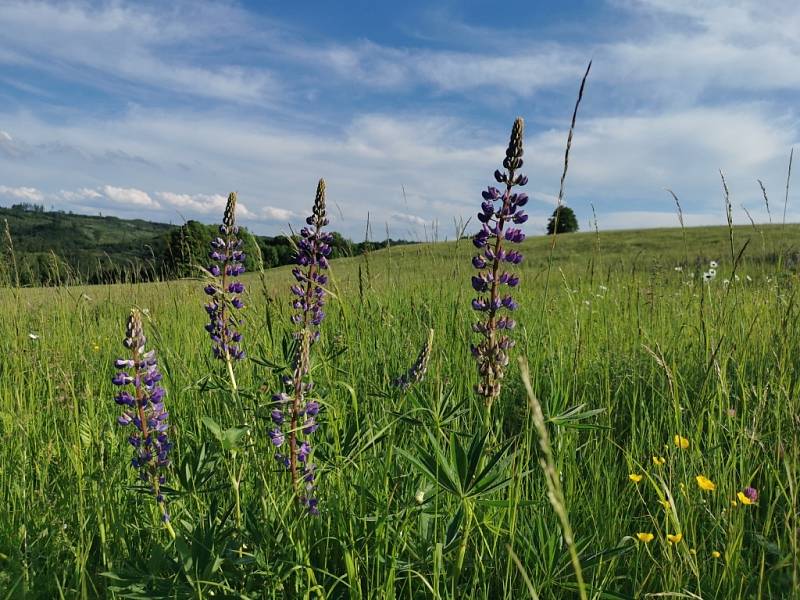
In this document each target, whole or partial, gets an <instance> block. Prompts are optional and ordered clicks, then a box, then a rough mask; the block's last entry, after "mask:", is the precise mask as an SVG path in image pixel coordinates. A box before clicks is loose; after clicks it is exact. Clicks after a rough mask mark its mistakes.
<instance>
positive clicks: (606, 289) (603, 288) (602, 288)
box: [598, 285, 608, 292]
mask: <svg viewBox="0 0 800 600" xmlns="http://www.w3.org/2000/svg"><path fill="white" fill-rule="evenodd" d="M598 287H599V288H600V289H601V290H603V291H604V292H607V291H608V288H607V287H606V286H604V285H601V286H598Z"/></svg>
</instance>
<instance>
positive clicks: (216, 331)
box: [204, 192, 245, 362]
mask: <svg viewBox="0 0 800 600" xmlns="http://www.w3.org/2000/svg"><path fill="white" fill-rule="evenodd" d="M219 234H220V235H219V236H218V237H216V238H214V239H213V240H211V248H212V251H211V252H210V253H209V257H210V258H211V260H213V261H216V263H215V264H212V265H211V266H209V267H208V273H209V275H210V276H211V277H213V278H214V281H213V282H211V283H209V284H208V285H206V286H205V288H204V289H205V292H206V294H208V295H209V296H212V301H211V302H209V303H208V304H206V306H205V309H206V312H207V313H208V318H209V323H208V324H207V325H206V331H208V334H209V337H210V338H211V342H212V350H213V352H214V357H215V358H218V359H220V360H224V361H226V362H230V361H232V360H241V359H242V358H244V350H242V348H241V346H240V345H239V342H240V341H241V339H242V336H241V333H239V331H238V327H239V320H238V318H237V316H236V315H235V314H234V311H235V310H240V309H242V308H244V302H243V301H242V298H241V294H243V293H244V291H245V288H244V284H242V283H241V282H239V281H229V279H228V278H229V277H238V276H239V275H241V274H242V273H244V265H243V264H242V261H244V259H245V255H244V253H243V252H242V250H241V248H242V246H243V242H242V240H241V239H240V238H239V228H238V227H237V226H236V192H231V194H230V195H229V196H228V202H227V204H226V205H225V214H224V215H223V218H222V225H220V227H219Z"/></svg>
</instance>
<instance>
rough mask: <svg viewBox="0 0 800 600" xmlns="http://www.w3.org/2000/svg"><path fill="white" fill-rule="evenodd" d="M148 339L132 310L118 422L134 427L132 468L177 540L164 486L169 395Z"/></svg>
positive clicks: (119, 379) (118, 378) (117, 381)
mask: <svg viewBox="0 0 800 600" xmlns="http://www.w3.org/2000/svg"><path fill="white" fill-rule="evenodd" d="M146 342H147V339H146V338H145V336H144V328H143V327H142V316H141V314H140V313H139V311H138V310H135V309H134V310H132V311H131V314H130V316H129V317H128V324H127V328H126V331H125V339H124V340H123V345H124V346H125V348H127V349H128V350H129V351H130V355H129V357H126V358H120V359H117V360H116V361H115V366H116V367H117V368H118V369H121V368H125V369H127V371H125V372H120V373H117V374H116V375H114V377H113V378H112V380H111V381H112V383H114V385H117V386H119V387H121V388H127V389H122V390H121V391H120V392H119V393H118V394H117V396H116V397H115V398H114V401H115V402H116V403H117V404H119V405H120V406H123V407H125V410H124V412H123V413H122V414H121V415H120V416H119V417H118V418H117V423H118V424H119V425H120V426H121V427H129V426H132V427H133V428H134V431H133V433H131V435H130V436H128V443H130V445H131V446H133V458H132V459H131V466H132V467H133V468H134V469H136V470H137V471H138V473H139V479H140V480H141V481H143V482H145V483H147V484H148V485H149V487H150V492H151V493H152V494H153V496H154V498H155V500H156V502H157V503H158V506H159V508H160V509H161V517H162V520H163V521H164V525H165V527H166V528H167V531H168V532H169V534H170V535H171V536H172V537H173V538H174V537H175V531H174V530H173V529H172V525H171V524H170V522H169V512H167V507H166V502H165V500H164V496H163V494H162V493H161V486H162V485H163V484H164V482H165V481H166V471H167V469H168V467H169V464H170V460H169V452H170V450H171V449H172V443H171V442H170V441H169V437H168V435H167V432H168V430H169V413H168V412H167V410H166V408H165V407H164V395H165V391H164V388H162V387H161V386H160V385H159V382H160V381H161V378H162V377H161V373H160V372H159V370H158V364H157V361H156V355H155V351H154V350H149V351H147V350H145V344H146Z"/></svg>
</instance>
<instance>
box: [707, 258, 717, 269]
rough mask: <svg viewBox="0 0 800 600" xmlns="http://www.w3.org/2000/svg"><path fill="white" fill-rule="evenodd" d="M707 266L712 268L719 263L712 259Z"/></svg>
mask: <svg viewBox="0 0 800 600" xmlns="http://www.w3.org/2000/svg"><path fill="white" fill-rule="evenodd" d="M708 266H709V267H711V268H712V269H716V268H717V267H718V266H719V265H718V264H717V261H715V260H712V261H711V262H710V263H708Z"/></svg>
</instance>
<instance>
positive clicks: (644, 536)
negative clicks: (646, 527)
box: [636, 531, 655, 544]
mask: <svg viewBox="0 0 800 600" xmlns="http://www.w3.org/2000/svg"><path fill="white" fill-rule="evenodd" d="M636 537H637V538H638V539H639V541H640V542H644V543H645V544H646V543H648V542H652V541H653V538H654V537H655V536H654V535H653V534H652V533H646V532H644V531H640V532H639V533H637V534H636Z"/></svg>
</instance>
